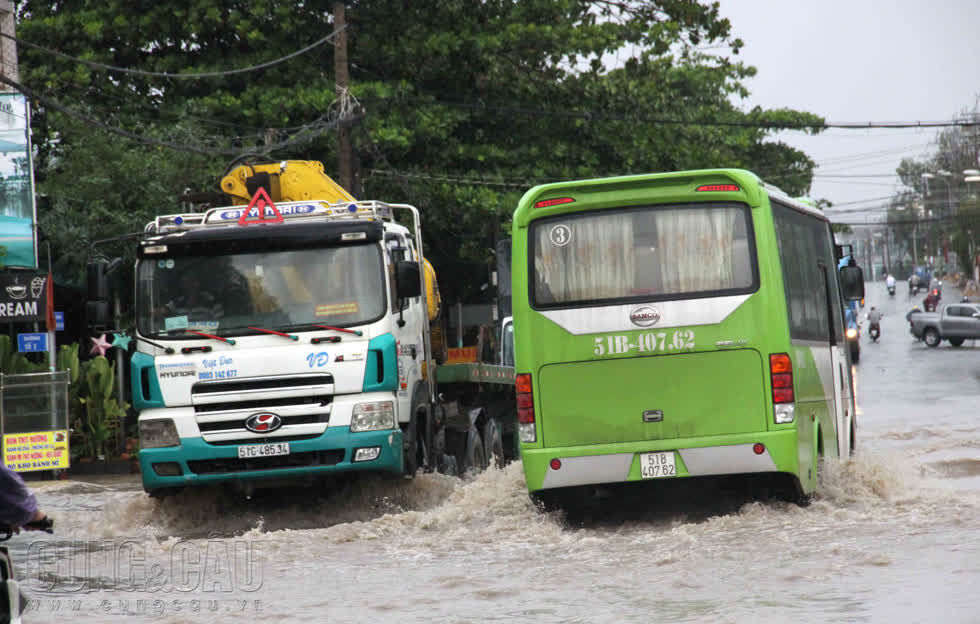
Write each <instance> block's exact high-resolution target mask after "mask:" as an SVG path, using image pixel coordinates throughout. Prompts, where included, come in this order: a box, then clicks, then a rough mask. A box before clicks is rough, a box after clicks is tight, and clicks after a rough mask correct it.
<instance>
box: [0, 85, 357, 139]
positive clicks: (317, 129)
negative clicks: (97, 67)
mask: <svg viewBox="0 0 980 624" xmlns="http://www.w3.org/2000/svg"><path fill="white" fill-rule="evenodd" d="M0 83H3V84H6V85H7V86H9V87H12V88H14V89H16V90H17V91H19V92H20V93H22V94H23V95H24V97H26V98H28V99H30V100H35V101H37V102H40V103H41V104H44V106H46V107H48V108H50V109H52V110H56V111H58V112H60V113H63V114H65V115H67V116H69V117H71V118H72V119H75V120H77V121H80V122H82V123H85V124H88V125H90V126H94V127H96V128H99V129H101V130H105V131H106V132H111V133H112V134H116V135H119V136H121V137H125V138H127V139H130V140H132V141H136V142H138V143H143V144H146V145H156V146H159V147H168V148H170V149H173V150H176V151H181V152H189V153H193V154H202V155H205V156H237V155H239V154H241V152H242V150H241V149H215V148H210V147H206V146H201V145H193V144H190V143H174V142H173V141H164V140H162V139H154V138H149V137H145V136H143V135H141V134H137V133H135V132H130V131H129V130H125V129H123V128H117V127H115V126H111V125H109V124H107V123H104V122H102V121H99V120H97V119H93V118H92V117H89V116H88V115H84V114H82V113H79V112H78V111H75V110H72V109H70V108H68V107H66V106H63V105H61V104H59V103H58V102H56V101H55V100H52V99H51V98H48V97H45V96H43V95H40V94H38V93H35V92H34V91H33V90H32V89H30V88H28V87H26V86H24V85H22V84H20V83H18V82H15V81H13V80H11V79H9V78H7V77H6V76H3V75H0ZM326 116H327V115H326V114H325V115H322V116H320V117H319V118H317V119H316V120H314V121H313V122H311V123H309V124H307V125H306V126H304V127H303V128H302V129H301V130H299V131H297V132H296V133H295V134H293V136H292V137H290V138H288V139H286V140H284V141H280V142H278V143H271V144H269V145H262V146H255V147H252V148H249V149H252V150H254V151H255V152H257V153H260V154H269V153H271V152H274V151H276V150H280V149H283V148H286V147H291V146H293V145H296V144H298V143H305V142H308V141H311V140H312V139H314V138H316V137H317V136H320V135H322V134H325V133H326V132H328V131H330V130H333V129H334V128H336V127H337V126H340V125H342V124H352V123H354V122H356V121H358V120H359V119H361V118H363V116H364V115H363V113H361V114H359V115H358V116H355V117H350V118H346V119H345V118H338V119H334V120H331V121H324V120H325V118H326ZM308 133H312V134H311V135H310V136H306V134H308Z"/></svg>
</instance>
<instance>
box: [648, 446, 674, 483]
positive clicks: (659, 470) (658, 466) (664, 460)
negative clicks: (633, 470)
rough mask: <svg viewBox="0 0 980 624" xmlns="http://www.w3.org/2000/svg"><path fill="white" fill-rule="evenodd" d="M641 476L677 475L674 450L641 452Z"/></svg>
mask: <svg viewBox="0 0 980 624" xmlns="http://www.w3.org/2000/svg"><path fill="white" fill-rule="evenodd" d="M640 476H641V477H642V478H644V479H659V478H662V477H676V476H677V469H676V468H675V466H674V451H664V452H660V453H640Z"/></svg>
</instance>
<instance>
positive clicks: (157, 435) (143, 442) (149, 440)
mask: <svg viewBox="0 0 980 624" xmlns="http://www.w3.org/2000/svg"><path fill="white" fill-rule="evenodd" d="M179 445H180V438H179V437H178V436H177V426H176V425H174V421H173V420H171V419H170V418H154V419H153V420H141V421H140V448H161V447H164V446H179Z"/></svg>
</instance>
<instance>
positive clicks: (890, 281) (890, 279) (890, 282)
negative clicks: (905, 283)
mask: <svg viewBox="0 0 980 624" xmlns="http://www.w3.org/2000/svg"><path fill="white" fill-rule="evenodd" d="M885 287H886V288H888V292H889V293H891V294H893V295H894V294H895V276H894V275H892V274H891V273H889V274H888V276H887V277H886V278H885Z"/></svg>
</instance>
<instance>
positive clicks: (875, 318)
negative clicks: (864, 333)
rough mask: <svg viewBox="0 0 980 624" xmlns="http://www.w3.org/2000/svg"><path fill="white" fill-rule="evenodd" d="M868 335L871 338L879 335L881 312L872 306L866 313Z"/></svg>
mask: <svg viewBox="0 0 980 624" xmlns="http://www.w3.org/2000/svg"><path fill="white" fill-rule="evenodd" d="M868 335H870V336H872V337H873V338H877V336H880V335H881V312H880V311H879V310H878V309H877V308H875V307H874V306H871V311H870V312H868Z"/></svg>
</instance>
